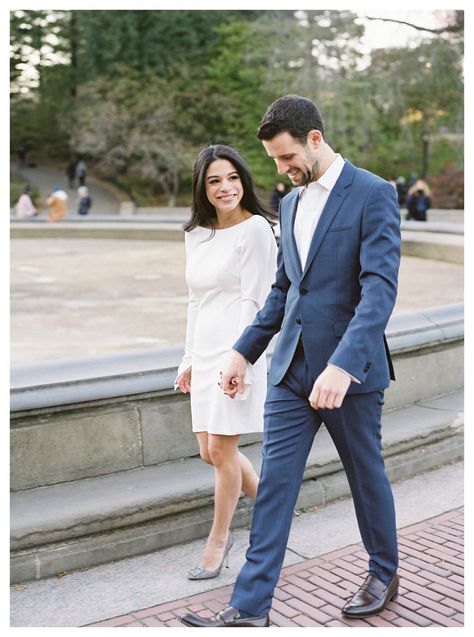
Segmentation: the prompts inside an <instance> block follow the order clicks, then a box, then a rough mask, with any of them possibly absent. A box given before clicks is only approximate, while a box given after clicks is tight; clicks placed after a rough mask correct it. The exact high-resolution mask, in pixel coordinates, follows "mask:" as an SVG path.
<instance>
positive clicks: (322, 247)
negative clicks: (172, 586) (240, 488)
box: [181, 95, 400, 627]
mask: <svg viewBox="0 0 474 637" xmlns="http://www.w3.org/2000/svg"><path fill="white" fill-rule="evenodd" d="M257 135H258V137H259V139H261V140H262V143H263V146H264V147H265V150H266V151H267V153H268V155H269V156H270V157H271V158H273V160H274V161H275V163H276V166H277V169H278V172H279V174H285V173H286V174H287V175H288V176H289V178H290V180H291V182H292V184H293V186H296V187H297V188H295V189H294V190H293V191H292V192H291V193H289V194H288V195H287V196H286V197H284V198H283V200H282V201H281V204H280V228H281V240H280V250H279V255H278V268H277V272H276V279H275V283H274V285H273V287H272V290H271V292H270V294H269V296H268V298H267V300H266V302H265V305H264V307H263V308H262V309H261V311H260V312H259V313H258V314H257V316H256V318H255V321H254V322H253V324H252V325H250V326H249V327H247V328H246V329H245V330H244V332H243V333H242V335H241V337H240V338H239V339H238V341H237V342H236V343H235V345H234V348H233V353H232V357H231V359H230V361H229V364H228V366H227V369H226V370H225V371H224V372H223V374H222V381H221V382H222V388H223V390H224V391H225V392H226V393H227V394H228V395H229V397H230V398H233V397H235V395H236V392H242V391H243V390H244V373H245V366H246V364H247V362H250V363H252V364H253V363H255V361H256V360H257V359H258V358H259V357H260V356H261V355H262V354H263V352H264V351H265V349H266V348H267V346H268V344H269V342H270V340H271V338H272V337H273V336H274V335H275V334H276V333H278V332H279V336H278V339H277V342H276V345H275V349H274V353H273V355H272V362H271V367H270V372H269V388H268V393H267V400H266V403H265V430H264V442H263V450H262V455H263V462H262V469H261V477H260V483H259V488H258V494H257V500H256V502H255V508H254V515H253V521H252V529H251V534H250V546H249V549H248V551H247V554H246V563H245V564H244V566H243V568H242V569H241V571H240V574H239V576H238V579H237V582H236V584H235V587H234V591H233V595H232V598H231V605H230V606H228V607H226V608H225V609H223V610H222V611H220V612H219V613H217V614H216V615H215V616H214V617H212V618H210V619H204V618H201V617H199V616H197V615H192V614H187V615H184V616H183V617H182V618H181V620H182V622H183V623H184V624H185V625H187V626H197V627H238V626H242V627H255V626H268V625H269V620H268V613H269V610H270V607H271V602H272V597H273V591H274V588H275V586H276V584H277V582H278V579H279V576H280V571H281V567H282V564H283V559H284V556H285V550H286V545H287V541H288V536H289V532H290V526H291V522H292V516H293V510H294V506H295V503H296V499H297V496H298V492H299V489H300V486H301V481H302V478H303V472H304V469H305V464H306V460H307V457H308V454H309V451H310V449H311V446H312V443H313V439H314V436H315V434H316V432H317V431H318V429H319V427H320V426H321V423H323V422H324V424H325V426H326V428H327V430H328V431H329V434H330V435H331V438H332V440H333V442H334V444H335V446H336V448H337V451H338V454H339V457H340V459H341V461H342V464H343V466H344V469H345V472H346V475H347V479H348V481H349V485H350V489H351V493H352V498H353V501H354V507H355V512H356V516H357V522H358V525H359V530H360V533H361V537H362V541H363V543H364V546H365V549H366V551H367V553H368V555H369V562H368V574H367V577H366V579H365V581H364V583H363V584H362V586H361V588H360V589H359V590H358V591H357V593H356V594H355V595H354V596H353V598H352V599H351V600H350V601H348V603H347V604H346V605H345V606H344V608H343V609H342V613H343V614H344V615H345V616H348V617H355V618H356V617H368V616H370V615H375V614H377V613H379V612H380V611H382V610H383V609H384V608H385V607H386V605H387V604H388V602H389V601H390V600H391V599H393V598H394V597H395V596H396V595H397V593H398V581H399V580H398V575H397V566H398V551H397V536H396V525H395V510H394V504H393V496H392V491H391V487H390V483H389V481H388V478H387V476H386V474H385V470H384V462H383V458H382V453H381V412H382V406H383V396H384V390H385V389H386V387H388V385H389V383H390V379H391V378H392V379H394V375H393V368H392V364H391V360H390V353H389V351H388V347H387V343H386V339H385V335H384V330H385V328H386V325H387V322H388V320H389V318H390V314H391V312H392V310H393V306H394V304H395V299H396V294H397V278H398V268H399V263H400V212H399V208H398V204H397V199H396V193H395V190H394V189H393V187H392V186H391V185H390V184H389V183H388V182H386V181H385V180H383V179H381V178H380V177H377V176H376V175H374V174H372V173H370V172H368V171H366V170H362V169H360V168H356V167H355V166H353V165H352V164H351V163H350V162H349V161H347V160H344V159H343V158H342V157H341V156H340V155H339V154H337V153H335V152H334V151H333V149H332V148H331V147H330V146H329V145H328V144H327V143H326V141H325V139H324V126H323V122H322V119H321V116H320V114H319V111H318V109H317V108H316V106H315V105H314V104H313V103H312V102H311V101H310V100H308V99H306V98H303V97H299V96H297V95H287V96H285V97H282V98H280V99H278V100H276V101H275V102H274V103H273V104H271V105H270V106H269V108H268V109H267V111H266V113H265V115H264V116H263V119H262V122H261V124H260V127H259V129H258V133H257ZM255 276H258V272H256V273H255Z"/></svg>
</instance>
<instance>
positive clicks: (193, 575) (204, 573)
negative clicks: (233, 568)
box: [188, 533, 234, 579]
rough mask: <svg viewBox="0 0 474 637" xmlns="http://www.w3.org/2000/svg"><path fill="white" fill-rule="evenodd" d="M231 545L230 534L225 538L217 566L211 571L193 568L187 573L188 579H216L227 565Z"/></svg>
mask: <svg viewBox="0 0 474 637" xmlns="http://www.w3.org/2000/svg"><path fill="white" fill-rule="evenodd" d="M233 544H234V537H233V535H232V534H231V533H229V537H228V538H227V542H226V545H225V548H224V554H223V556H222V560H221V563H220V564H219V566H218V567H217V568H215V569H213V570H212V571H211V570H208V569H205V568H202V566H193V568H192V569H190V570H189V571H188V579H212V578H213V577H218V576H219V575H220V572H221V570H222V567H223V565H224V563H225V565H226V566H228V565H229V551H230V549H231V548H232V545H233Z"/></svg>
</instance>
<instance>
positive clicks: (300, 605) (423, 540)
mask: <svg viewBox="0 0 474 637" xmlns="http://www.w3.org/2000/svg"><path fill="white" fill-rule="evenodd" d="M463 512H464V509H463V508H460V509H455V510H453V511H449V512H447V513H444V514H443V515H439V516H437V517H435V518H431V519H429V520H425V521H423V522H420V523H418V524H413V525H411V526H407V527H405V528H403V529H400V530H399V548H400V571H399V573H400V577H401V582H400V590H399V595H398V597H397V599H396V600H394V601H392V602H390V604H389V605H388V607H387V608H386V609H385V610H384V611H383V613H381V614H380V615H378V616H376V617H369V618H367V619H358V620H351V619H345V618H343V617H342V616H341V613H340V609H341V607H342V606H343V605H344V602H345V600H346V599H348V598H349V597H351V596H352V594H353V593H354V592H355V591H356V590H357V589H358V587H359V586H360V584H361V583H362V581H363V579H364V577H365V569H366V564H367V557H366V554H365V551H364V549H363V548H362V545H361V544H353V545H351V546H348V547H346V548H343V549H339V550H337V551H333V552H331V553H327V554H326V555H322V556H321V557H318V558H316V559H312V560H309V561H306V562H300V563H298V564H294V565H292V566H289V567H287V568H285V569H283V571H282V574H281V579H280V581H279V582H278V587H277V589H276V591H275V599H274V601H273V607H272V611H271V613H270V620H271V625H272V626H294V627H298V626H348V627H351V626H354V627H357V626H358V627H361V626H366V627H367V626H387V627H392V628H393V627H396V626H415V627H422V626H458V627H460V626H463V620H464V615H463V612H464V604H463V591H464V580H463V573H464V569H463V566H464V559H463V557H464V540H463V537H464V535H463V531H464V519H463ZM231 590H232V587H230V586H225V587H221V588H216V589H214V590H212V591H207V592H206V593H201V594H199V595H194V596H192V597H186V598H184V599H178V600H176V601H172V602H167V603H165V604H160V605H159V606H153V607H151V608H146V609H144V610H137V611H136V612H134V613H131V614H129V615H122V616H120V617H114V618H112V619H108V620H106V621H102V622H98V623H96V624H90V626H123V627H127V626H135V627H136V626H143V627H146V626H170V627H171V626H182V624H181V622H180V621H179V620H178V617H179V615H181V614H183V613H185V612H188V611H191V612H196V613H199V615H201V616H202V617H210V616H211V615H213V614H214V613H215V612H216V611H218V610H221V609H222V607H223V606H224V605H226V604H227V603H228V601H229V597H230V594H231Z"/></svg>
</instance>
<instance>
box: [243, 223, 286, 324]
mask: <svg viewBox="0 0 474 637" xmlns="http://www.w3.org/2000/svg"><path fill="white" fill-rule="evenodd" d="M238 251H239V257H240V317H239V334H241V333H242V332H243V331H244V329H245V328H246V327H247V325H250V323H252V322H253V320H254V318H255V315H256V314H257V312H258V311H259V310H260V309H261V308H262V307H263V305H264V303H265V299H266V298H267V296H268V294H269V292H270V288H271V285H272V283H273V282H274V280H275V272H276V256H277V246H276V241H275V237H274V235H273V232H272V230H271V228H270V225H269V223H268V222H267V221H266V220H265V219H264V218H263V217H261V218H258V219H256V220H255V222H254V223H251V224H248V225H246V228H245V232H243V233H242V237H241V241H240V244H239V246H238Z"/></svg>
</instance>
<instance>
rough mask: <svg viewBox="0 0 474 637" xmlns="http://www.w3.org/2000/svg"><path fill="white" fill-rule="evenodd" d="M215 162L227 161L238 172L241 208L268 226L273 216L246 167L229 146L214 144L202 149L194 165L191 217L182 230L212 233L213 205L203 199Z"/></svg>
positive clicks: (271, 222)
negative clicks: (209, 229) (206, 230)
mask: <svg viewBox="0 0 474 637" xmlns="http://www.w3.org/2000/svg"><path fill="white" fill-rule="evenodd" d="M217 159H227V161H229V162H230V163H231V164H232V165H233V166H234V167H235V169H236V171H237V172H238V174H239V177H240V180H241V181H242V186H243V191H244V194H243V196H242V199H241V201H240V205H241V206H242V208H243V209H244V210H248V211H249V212H251V213H252V214H253V215H261V216H262V217H265V219H266V220H267V221H268V222H269V223H270V225H272V224H273V223H276V221H277V217H276V215H275V213H274V212H272V210H270V208H267V207H266V206H265V205H264V204H263V203H262V201H261V200H260V198H259V197H258V195H257V194H256V192H255V187H254V184H253V180H252V177H251V175H250V171H249V169H248V166H247V164H246V163H245V161H244V160H243V159H242V157H241V156H240V155H239V153H238V152H237V151H236V150H234V149H233V148H231V147H230V146H224V145H223V144H214V145H211V146H207V147H206V148H203V149H202V150H201V152H200V153H199V155H198V157H197V159H196V163H195V164H194V170H193V203H192V207H191V218H190V219H189V221H187V222H186V223H185V224H184V226H183V228H184V230H185V231H186V232H189V231H190V230H193V229H194V228H196V227H197V226H205V227H206V228H211V229H212V234H214V232H215V226H216V221H217V214H216V210H215V208H214V206H213V205H212V204H211V203H210V201H209V199H208V198H207V194H206V173H207V169H208V168H209V166H210V164H212V162H213V161H216V160H217Z"/></svg>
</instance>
